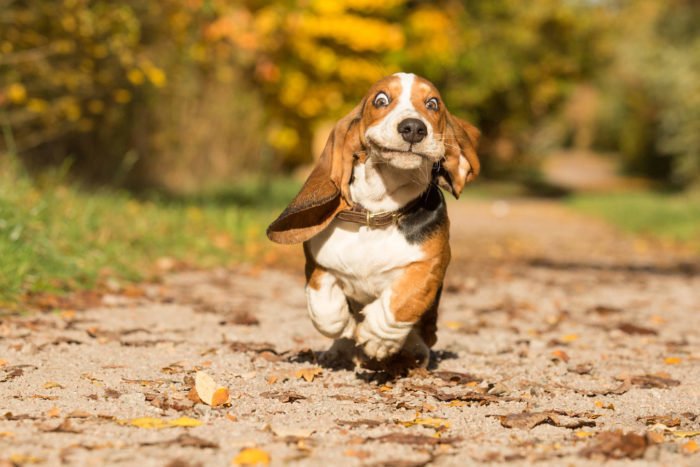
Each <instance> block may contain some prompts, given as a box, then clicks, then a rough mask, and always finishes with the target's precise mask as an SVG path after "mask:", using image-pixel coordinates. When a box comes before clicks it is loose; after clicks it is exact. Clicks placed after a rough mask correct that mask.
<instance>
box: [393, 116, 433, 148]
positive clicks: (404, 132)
mask: <svg viewBox="0 0 700 467" xmlns="http://www.w3.org/2000/svg"><path fill="white" fill-rule="evenodd" d="M397 130H398V132H399V133H401V137H402V138H403V140H404V141H406V142H407V143H411V144H413V143H419V142H421V141H423V138H425V135H427V134H428V129H427V128H426V127H425V123H423V122H422V121H420V120H418V119H417V118H407V119H406V120H403V121H401V123H399V126H398V127H397Z"/></svg>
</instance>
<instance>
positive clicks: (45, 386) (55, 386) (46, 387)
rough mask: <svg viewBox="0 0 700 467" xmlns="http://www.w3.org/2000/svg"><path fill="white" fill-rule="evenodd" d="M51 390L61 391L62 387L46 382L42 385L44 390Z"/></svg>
mask: <svg viewBox="0 0 700 467" xmlns="http://www.w3.org/2000/svg"><path fill="white" fill-rule="evenodd" d="M53 388H61V389H63V386H61V385H60V384H58V383H55V382H53V381H48V382H46V383H44V389H53Z"/></svg>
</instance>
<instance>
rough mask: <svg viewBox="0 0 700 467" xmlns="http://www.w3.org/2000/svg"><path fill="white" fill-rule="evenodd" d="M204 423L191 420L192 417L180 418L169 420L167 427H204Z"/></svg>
mask: <svg viewBox="0 0 700 467" xmlns="http://www.w3.org/2000/svg"><path fill="white" fill-rule="evenodd" d="M203 424H204V422H201V421H199V420H197V419H195V418H190V417H180V418H178V419H176V420H169V421H168V422H167V423H166V426H168V427H170V426H184V427H193V426H200V425H203Z"/></svg>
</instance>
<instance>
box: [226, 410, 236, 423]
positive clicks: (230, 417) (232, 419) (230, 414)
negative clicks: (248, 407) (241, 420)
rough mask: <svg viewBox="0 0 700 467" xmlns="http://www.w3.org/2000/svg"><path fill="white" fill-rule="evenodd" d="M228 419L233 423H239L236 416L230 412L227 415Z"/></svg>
mask: <svg viewBox="0 0 700 467" xmlns="http://www.w3.org/2000/svg"><path fill="white" fill-rule="evenodd" d="M226 418H228V419H229V420H231V421H232V422H237V421H238V417H236V416H235V415H234V414H232V413H230V412H229V413H227V414H226Z"/></svg>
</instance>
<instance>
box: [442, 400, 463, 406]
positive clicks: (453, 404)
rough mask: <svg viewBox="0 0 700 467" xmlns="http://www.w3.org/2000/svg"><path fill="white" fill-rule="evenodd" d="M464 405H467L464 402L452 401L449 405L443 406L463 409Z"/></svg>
mask: <svg viewBox="0 0 700 467" xmlns="http://www.w3.org/2000/svg"><path fill="white" fill-rule="evenodd" d="M465 405H467V403H466V402H464V401H452V402H450V403H449V404H445V406H447V407H464V406H465Z"/></svg>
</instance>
